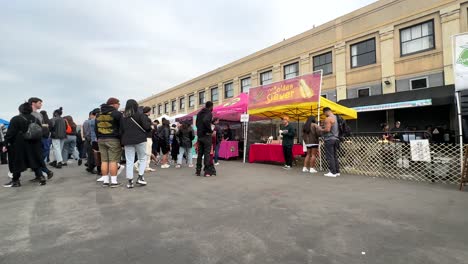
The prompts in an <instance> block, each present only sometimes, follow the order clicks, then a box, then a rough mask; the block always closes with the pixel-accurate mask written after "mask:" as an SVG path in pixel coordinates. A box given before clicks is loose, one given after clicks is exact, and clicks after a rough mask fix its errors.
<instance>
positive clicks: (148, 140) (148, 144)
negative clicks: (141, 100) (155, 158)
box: [143, 106, 154, 171]
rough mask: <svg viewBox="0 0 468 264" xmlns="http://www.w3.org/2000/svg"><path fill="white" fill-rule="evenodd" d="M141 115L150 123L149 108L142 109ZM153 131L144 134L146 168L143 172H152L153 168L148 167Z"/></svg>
mask: <svg viewBox="0 0 468 264" xmlns="http://www.w3.org/2000/svg"><path fill="white" fill-rule="evenodd" d="M143 114H144V115H145V116H146V117H147V118H148V120H149V122H150V123H151V119H149V116H150V114H151V107H149V106H145V107H143ZM152 136H153V131H152V129H151V130H150V131H149V132H148V133H147V134H146V168H145V171H154V169H153V168H151V167H150V163H151V156H152V153H153V151H152V150H153V139H152Z"/></svg>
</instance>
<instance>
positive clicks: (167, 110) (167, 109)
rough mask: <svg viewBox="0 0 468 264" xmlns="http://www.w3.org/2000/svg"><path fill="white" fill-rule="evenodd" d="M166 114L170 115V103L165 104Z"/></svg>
mask: <svg viewBox="0 0 468 264" xmlns="http://www.w3.org/2000/svg"><path fill="white" fill-rule="evenodd" d="M164 113H165V114H167V113H169V103H164Z"/></svg>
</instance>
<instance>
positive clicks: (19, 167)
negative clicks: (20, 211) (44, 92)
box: [2, 103, 46, 187]
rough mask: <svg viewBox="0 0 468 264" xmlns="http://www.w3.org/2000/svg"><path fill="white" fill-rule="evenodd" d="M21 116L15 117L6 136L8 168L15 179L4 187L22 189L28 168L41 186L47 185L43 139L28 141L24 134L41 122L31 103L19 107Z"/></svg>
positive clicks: (5, 149)
mask: <svg viewBox="0 0 468 264" xmlns="http://www.w3.org/2000/svg"><path fill="white" fill-rule="evenodd" d="M19 112H20V114H19V115H17V116H15V117H13V118H12V119H11V121H10V126H9V127H8V131H7V133H6V135H5V146H4V147H3V149H2V151H3V152H8V159H9V163H8V167H9V169H10V172H12V173H13V179H12V180H11V181H10V182H9V183H7V184H5V185H3V186H4V187H20V186H21V183H20V177H21V173H22V172H23V171H25V170H26V169H28V168H31V169H32V170H33V171H34V173H35V175H36V178H37V179H39V183H40V185H45V184H46V179H45V177H44V176H43V175H42V170H41V166H42V149H41V139H40V138H39V139H35V140H28V139H25V138H24V134H25V133H26V132H27V131H28V127H29V124H31V123H37V124H38V125H39V126H41V122H40V121H39V120H37V119H36V118H35V117H34V116H33V115H31V113H32V107H31V105H30V104H29V103H24V104H22V105H20V107H19Z"/></svg>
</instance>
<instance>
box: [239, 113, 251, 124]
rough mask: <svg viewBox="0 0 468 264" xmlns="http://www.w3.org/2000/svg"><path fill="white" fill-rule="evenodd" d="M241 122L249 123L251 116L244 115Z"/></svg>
mask: <svg viewBox="0 0 468 264" xmlns="http://www.w3.org/2000/svg"><path fill="white" fill-rule="evenodd" d="M240 121H241V122H244V123H246V122H249V114H242V115H241V118H240Z"/></svg>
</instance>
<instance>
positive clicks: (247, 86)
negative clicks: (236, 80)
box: [241, 77, 251, 93]
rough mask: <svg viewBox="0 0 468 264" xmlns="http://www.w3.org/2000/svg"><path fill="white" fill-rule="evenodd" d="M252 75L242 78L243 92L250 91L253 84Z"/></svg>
mask: <svg viewBox="0 0 468 264" xmlns="http://www.w3.org/2000/svg"><path fill="white" fill-rule="evenodd" d="M250 80H251V79H250V77H247V78H244V79H242V80H241V93H248V92H249V89H250V85H251V81H250Z"/></svg>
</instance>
